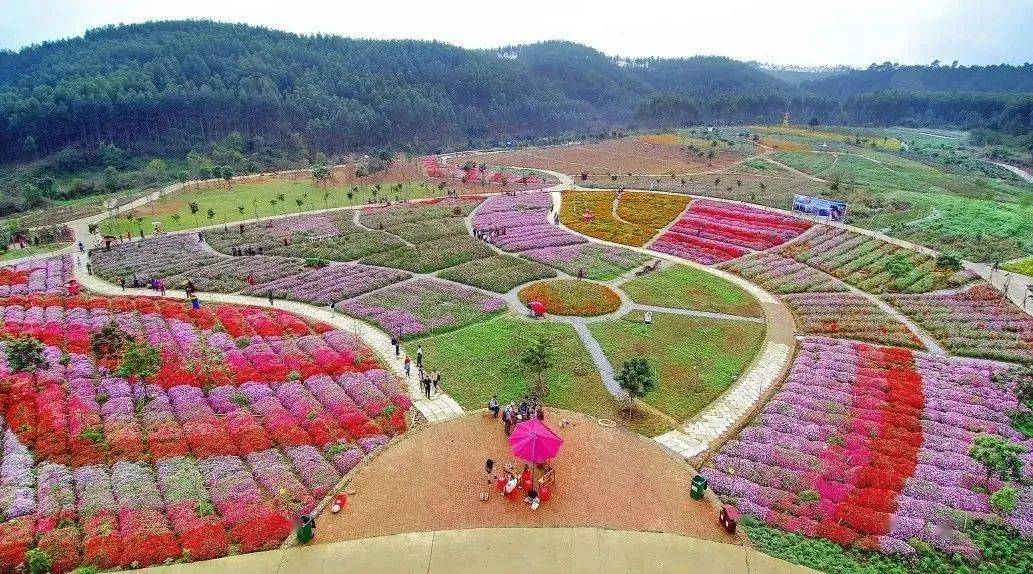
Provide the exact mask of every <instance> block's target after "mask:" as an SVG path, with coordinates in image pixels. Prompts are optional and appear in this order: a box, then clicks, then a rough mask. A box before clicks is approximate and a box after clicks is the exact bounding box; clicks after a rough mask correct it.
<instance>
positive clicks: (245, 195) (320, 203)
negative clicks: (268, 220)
mask: <svg viewBox="0 0 1033 574" xmlns="http://www.w3.org/2000/svg"><path fill="white" fill-rule="evenodd" d="M374 191H377V189H376V187H375V186H370V185H364V186H338V187H334V186H330V187H327V188H325V189H324V188H323V187H316V186H314V185H313V184H312V180H311V179H308V178H305V179H297V180H291V179H287V178H274V179H269V180H266V181H261V182H252V183H234V184H233V187H211V188H205V187H202V188H201V189H186V190H183V191H179V192H177V193H173V194H171V195H167V196H165V197H163V198H162V199H160V200H159V201H156V202H152V203H150V204H148V205H146V206H144V207H142V208H140V209H137V210H134V211H133V212H129V213H128V214H123V215H122V216H121V217H119V218H118V219H117V220H115V221H112V220H111V219H108V220H105V221H104V223H103V224H102V229H103V230H104V231H105V232H108V233H123V234H124V233H125V232H126V231H132V232H133V233H136V232H137V230H138V229H139V227H140V226H141V225H142V226H143V228H144V232H145V233H150V232H151V229H152V226H151V222H152V221H160V222H161V223H162V225H163V226H164V227H165V229H166V230H168V231H175V230H180V229H190V228H193V227H201V226H205V225H213V224H218V223H233V222H236V221H246V220H249V219H253V218H255V217H256V214H257V217H269V216H272V215H282V214H286V213H302V212H306V211H314V210H318V209H327V208H333V207H348V206H352V205H362V204H365V203H366V202H367V201H368V200H369V199H372V198H373V197H374ZM349 192H351V193H352V196H351V197H348V193H349ZM441 194H442V192H441V191H440V190H438V188H437V187H435V186H433V185H429V184H425V183H422V182H419V183H403V184H401V188H398V187H397V186H394V185H385V186H382V187H381V188H380V190H379V191H377V193H376V197H377V198H381V199H390V200H391V201H395V198H396V197H397V198H399V199H415V198H420V197H432V196H440V195H441ZM281 198H282V199H281ZM298 201H301V205H299V204H298ZM274 202H275V203H274ZM191 203H195V204H196V205H197V213H191V211H190V204H191ZM209 209H211V210H212V212H213V216H212V217H210V218H209V217H208V210H209Z"/></svg>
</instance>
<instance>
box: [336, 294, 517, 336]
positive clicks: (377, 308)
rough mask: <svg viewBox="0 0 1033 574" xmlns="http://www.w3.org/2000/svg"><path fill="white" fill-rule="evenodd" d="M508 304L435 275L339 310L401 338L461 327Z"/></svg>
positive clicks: (368, 296) (361, 298)
mask: <svg viewBox="0 0 1033 574" xmlns="http://www.w3.org/2000/svg"><path fill="white" fill-rule="evenodd" d="M505 308H506V303H505V301H503V300H502V299H498V298H495V297H492V296H490V295H486V294H484V293H481V292H480V291H478V290H476V289H472V288H470V287H463V286H460V285H456V284H454V283H447V282H444V281H435V280H433V279H415V280H413V281H408V282H405V283H402V284H399V285H394V286H391V287H386V288H384V289H380V290H378V291H374V292H372V293H367V294H365V295H361V296H359V297H356V298H354V299H349V300H347V301H344V302H342V303H338V304H337V309H339V310H340V311H343V312H344V313H347V314H348V315H351V316H353V317H355V318H357V319H362V320H365V321H370V322H372V323H374V324H376V325H378V326H379V327H380V328H381V329H382V330H383V331H385V332H387V333H390V334H392V335H398V336H400V337H402V338H412V337H415V336H420V335H429V334H433V333H439V332H442V331H448V330H451V329H458V328H459V327H463V326H466V325H469V324H471V323H476V322H477V321H482V320H484V319H486V318H487V317H490V316H492V315H495V314H496V313H499V312H501V311H502V310H503V309H505Z"/></svg>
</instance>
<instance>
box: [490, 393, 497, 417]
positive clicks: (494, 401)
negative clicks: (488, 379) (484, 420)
mask: <svg viewBox="0 0 1033 574" xmlns="http://www.w3.org/2000/svg"><path fill="white" fill-rule="evenodd" d="M488 410H489V411H491V418H493V419H497V418H499V397H498V395H492V396H491V398H490V399H488Z"/></svg>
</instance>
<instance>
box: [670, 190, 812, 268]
mask: <svg viewBox="0 0 1033 574" xmlns="http://www.w3.org/2000/svg"><path fill="white" fill-rule="evenodd" d="M810 226H811V223H810V222H808V221H804V220H802V219H797V218H795V217H790V216H787V215H781V214H779V213H774V212H771V211H766V210H762V209H757V208H754V207H749V206H747V205H741V204H736V203H729V202H723V201H712V200H706V199H696V200H693V201H692V204H691V205H690V206H689V210H688V211H686V212H685V213H684V214H682V216H681V217H680V218H678V220H677V221H675V222H674V225H672V226H671V228H670V229H669V230H668V231H667V232H666V233H664V234H663V235H662V236H660V237H659V238H657V239H656V240H655V241H654V242H653V244H652V246H651V247H652V248H653V249H656V250H657V251H662V252H664V253H669V254H671V255H677V256H679V257H685V258H687V259H692V260H693V261H696V262H698V263H704V264H708V265H709V264H713V263H720V262H723V261H728V260H729V259H734V258H736V257H739V256H742V255H744V254H746V253H747V252H748V251H747V250H748V249H752V250H757V251H761V250H765V249H770V248H772V247H775V246H777V245H781V244H782V243H784V242H786V241H788V240H790V239H792V238H794V237H796V236H798V235H800V234H801V233H803V232H804V231H806V230H807V229H809V228H810Z"/></svg>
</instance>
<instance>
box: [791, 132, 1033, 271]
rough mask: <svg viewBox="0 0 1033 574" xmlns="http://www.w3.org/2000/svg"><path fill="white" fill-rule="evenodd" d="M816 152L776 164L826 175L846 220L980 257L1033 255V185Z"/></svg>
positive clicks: (889, 158) (886, 158)
mask: <svg viewBox="0 0 1033 574" xmlns="http://www.w3.org/2000/svg"><path fill="white" fill-rule="evenodd" d="M815 156H816V154H800V153H779V154H775V155H774V157H776V158H777V159H778V160H779V161H782V162H783V163H786V164H787V165H790V166H792V167H795V168H797V169H800V170H802V171H805V172H808V173H811V174H814V175H818V176H820V177H822V178H824V179H829V180H838V189H837V190H831V189H829V188H830V187H831V185H830V184H825V187H826V189H825V191H824V193H826V194H832V195H835V196H838V197H839V198H841V199H844V200H846V201H848V202H849V203H850V211H849V212H848V214H847V218H848V222H849V223H852V224H854V225H858V226H860V227H865V228H868V229H876V230H885V231H886V232H887V233H888V234H889V235H892V236H895V237H900V238H902V239H908V240H910V241H915V242H918V243H922V244H924V245H928V246H930V247H933V248H936V249H940V250H947V251H955V250H956V251H958V252H960V253H961V254H962V255H964V256H965V257H966V258H968V259H973V260H976V261H994V260H1002V261H1003V260H1007V259H1013V258H1016V257H1021V256H1023V255H1029V254H1033V193H1031V192H1033V186H1030V185H1028V184H1026V185H1024V184H1017V183H1013V182H1009V181H1005V180H1001V179H995V178H990V177H986V176H985V175H978V174H975V175H964V174H958V173H945V172H944V171H941V170H940V169H937V168H936V167H934V166H930V165H925V164H923V163H920V162H918V161H914V160H911V159H907V158H904V157H899V156H896V155H893V154H888V153H881V152H878V151H873V150H861V151H860V152H859V155H854V154H840V155H839V158H838V159H837V160H836V162H835V165H834V166H830V165H828V164H827V161H826V160H819V159H816V158H815Z"/></svg>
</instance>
